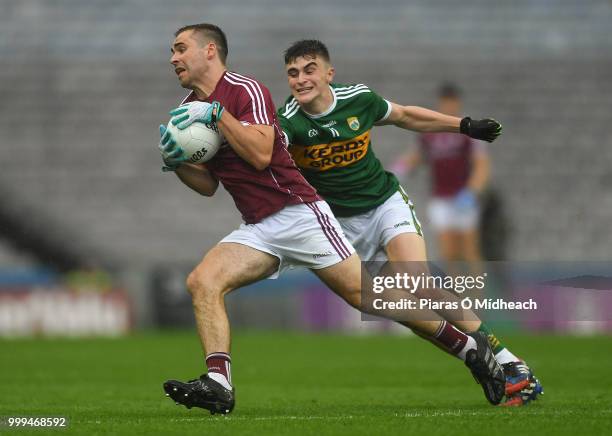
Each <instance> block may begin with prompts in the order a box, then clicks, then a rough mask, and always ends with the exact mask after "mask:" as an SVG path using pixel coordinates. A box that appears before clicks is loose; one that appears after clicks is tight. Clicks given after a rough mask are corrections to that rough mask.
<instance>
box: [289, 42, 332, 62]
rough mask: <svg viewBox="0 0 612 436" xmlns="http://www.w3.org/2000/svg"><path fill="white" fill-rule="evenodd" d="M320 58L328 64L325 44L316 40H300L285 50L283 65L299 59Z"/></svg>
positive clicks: (327, 52)
mask: <svg viewBox="0 0 612 436" xmlns="http://www.w3.org/2000/svg"><path fill="white" fill-rule="evenodd" d="M306 56H310V57H320V58H323V59H324V60H325V61H326V62H329V51H328V50H327V47H325V44H323V43H322V42H321V41H319V40H317V39H302V40H301V41H296V42H294V43H293V44H291V46H290V47H289V48H288V49H287V50H285V65H287V64H289V63H291V62H293V61H295V60H296V59H297V58H299V57H306Z"/></svg>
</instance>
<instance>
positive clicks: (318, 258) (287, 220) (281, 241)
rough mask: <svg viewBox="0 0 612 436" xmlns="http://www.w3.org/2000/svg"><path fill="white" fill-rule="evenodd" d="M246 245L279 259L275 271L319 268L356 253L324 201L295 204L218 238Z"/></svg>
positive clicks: (276, 273)
mask: <svg viewBox="0 0 612 436" xmlns="http://www.w3.org/2000/svg"><path fill="white" fill-rule="evenodd" d="M221 242H235V243H237V244H242V245H246V246H248V247H251V248H254V249H256V250H259V251H263V252H264V253H268V254H271V255H272V256H275V257H277V258H278V259H279V261H280V264H279V267H278V270H277V271H276V272H275V273H274V274H272V275H271V276H270V277H268V278H271V279H275V278H277V277H278V275H279V273H281V272H282V271H283V270H286V269H290V268H294V267H300V266H301V267H306V268H310V269H321V268H326V267H328V266H332V265H335V264H337V263H339V262H342V261H343V260H344V259H346V258H347V257H349V256H350V255H351V254H353V253H354V252H355V249H354V248H353V246H352V245H351V244H350V242H348V240H347V239H346V237H345V236H344V233H343V232H342V228H341V227H340V224H338V221H336V218H335V217H334V215H333V214H332V212H331V210H330V208H329V205H328V204H327V203H326V202H324V201H317V202H314V203H304V204H294V205H291V206H287V207H285V208H283V209H281V210H279V211H278V212H276V213H274V214H272V215H270V216H268V217H266V218H264V219H263V220H261V221H260V222H258V223H257V224H241V225H240V227H239V228H238V230H234V231H233V232H232V233H230V234H229V235H227V236H226V237H225V238H223V239H222V240H221Z"/></svg>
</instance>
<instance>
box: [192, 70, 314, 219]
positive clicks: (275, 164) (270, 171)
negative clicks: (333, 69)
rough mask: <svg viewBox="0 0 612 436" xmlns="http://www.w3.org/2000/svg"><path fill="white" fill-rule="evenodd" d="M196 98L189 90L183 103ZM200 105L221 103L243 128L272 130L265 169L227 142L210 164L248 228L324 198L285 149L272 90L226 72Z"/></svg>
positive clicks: (244, 77)
mask: <svg viewBox="0 0 612 436" xmlns="http://www.w3.org/2000/svg"><path fill="white" fill-rule="evenodd" d="M196 100H199V99H198V98H197V96H196V94H195V93H194V92H191V93H190V94H189V95H188V96H187V97H186V98H185V99H184V100H183V103H188V102H191V101H196ZM202 101H206V102H209V103H211V102H213V101H218V102H219V103H221V104H222V105H223V107H224V108H225V110H226V111H228V112H229V113H231V114H232V115H233V116H234V118H236V119H237V120H238V121H240V122H241V123H242V124H245V125H249V124H265V125H268V126H273V127H274V148H273V151H272V160H271V162H270V165H269V166H268V167H267V168H266V169H264V170H262V171H259V170H256V169H255V168H254V167H253V166H251V164H249V163H248V162H247V161H245V160H244V159H242V158H241V157H240V156H238V154H237V153H236V152H235V151H234V149H233V148H232V147H231V146H230V145H229V144H228V143H227V142H226V143H225V144H223V145H222V146H221V148H220V149H219V151H218V152H217V154H216V155H215V156H214V157H213V158H212V159H211V160H210V161H208V162H207V163H206V168H208V170H209V171H210V172H211V173H212V175H213V176H214V177H216V178H217V179H219V181H220V182H221V183H222V184H223V186H224V187H225V189H226V190H227V191H228V192H229V193H230V195H231V196H232V198H233V199H234V202H235V203H236V207H237V208H238V210H239V211H240V212H241V213H242V218H243V219H244V221H245V222H246V223H247V224H254V223H257V222H259V221H261V220H262V219H263V218H265V217H267V216H269V215H272V214H273V213H275V212H277V211H279V210H281V209H282V208H284V207H285V206H288V205H291V204H298V203H309V202H313V201H318V200H320V199H321V198H320V197H319V196H318V195H317V192H316V191H315V189H314V188H313V187H312V186H310V184H309V183H308V182H307V181H306V179H304V177H303V176H302V174H301V173H300V171H299V170H298V169H297V167H296V165H295V163H294V162H293V159H292V158H291V155H290V154H289V152H288V151H287V144H286V143H285V136H284V135H283V134H282V131H281V130H280V127H279V125H278V120H277V119H276V109H275V107H274V103H273V102H272V97H271V95H270V91H269V90H268V88H266V87H265V86H264V85H263V84H261V83H260V82H258V81H257V80H255V79H252V78H250V77H247V76H243V75H242V74H237V73H234V72H230V71H226V72H225V73H224V74H223V76H222V77H221V79H220V80H219V82H218V83H217V86H216V87H215V90H214V91H213V92H212V93H211V94H210V95H209V96H208V98H207V99H205V100H202Z"/></svg>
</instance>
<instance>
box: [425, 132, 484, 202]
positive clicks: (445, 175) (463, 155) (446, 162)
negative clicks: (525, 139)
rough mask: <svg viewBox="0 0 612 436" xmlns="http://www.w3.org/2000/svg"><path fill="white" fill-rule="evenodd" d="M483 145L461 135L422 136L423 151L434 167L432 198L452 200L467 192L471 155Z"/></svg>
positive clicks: (432, 173)
mask: <svg viewBox="0 0 612 436" xmlns="http://www.w3.org/2000/svg"><path fill="white" fill-rule="evenodd" d="M484 150H485V149H484V147H483V144H482V143H480V142H478V141H475V140H473V139H472V138H470V137H469V136H466V135H461V134H458V133H447V132H440V133H423V134H422V135H421V151H422V153H423V156H425V158H426V160H427V161H428V163H429V165H430V166H431V178H432V195H433V196H435V197H452V196H454V195H456V194H457V193H458V192H459V191H461V190H462V189H463V188H465V185H466V184H467V182H468V179H469V177H470V173H471V170H472V153H474V152H476V151H478V152H482V151H484Z"/></svg>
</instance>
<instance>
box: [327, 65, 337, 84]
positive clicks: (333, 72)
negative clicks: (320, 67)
mask: <svg viewBox="0 0 612 436" xmlns="http://www.w3.org/2000/svg"><path fill="white" fill-rule="evenodd" d="M335 75H336V69H335V68H334V67H329V69H328V70H327V83H332V82H333V81H334V76H335Z"/></svg>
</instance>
